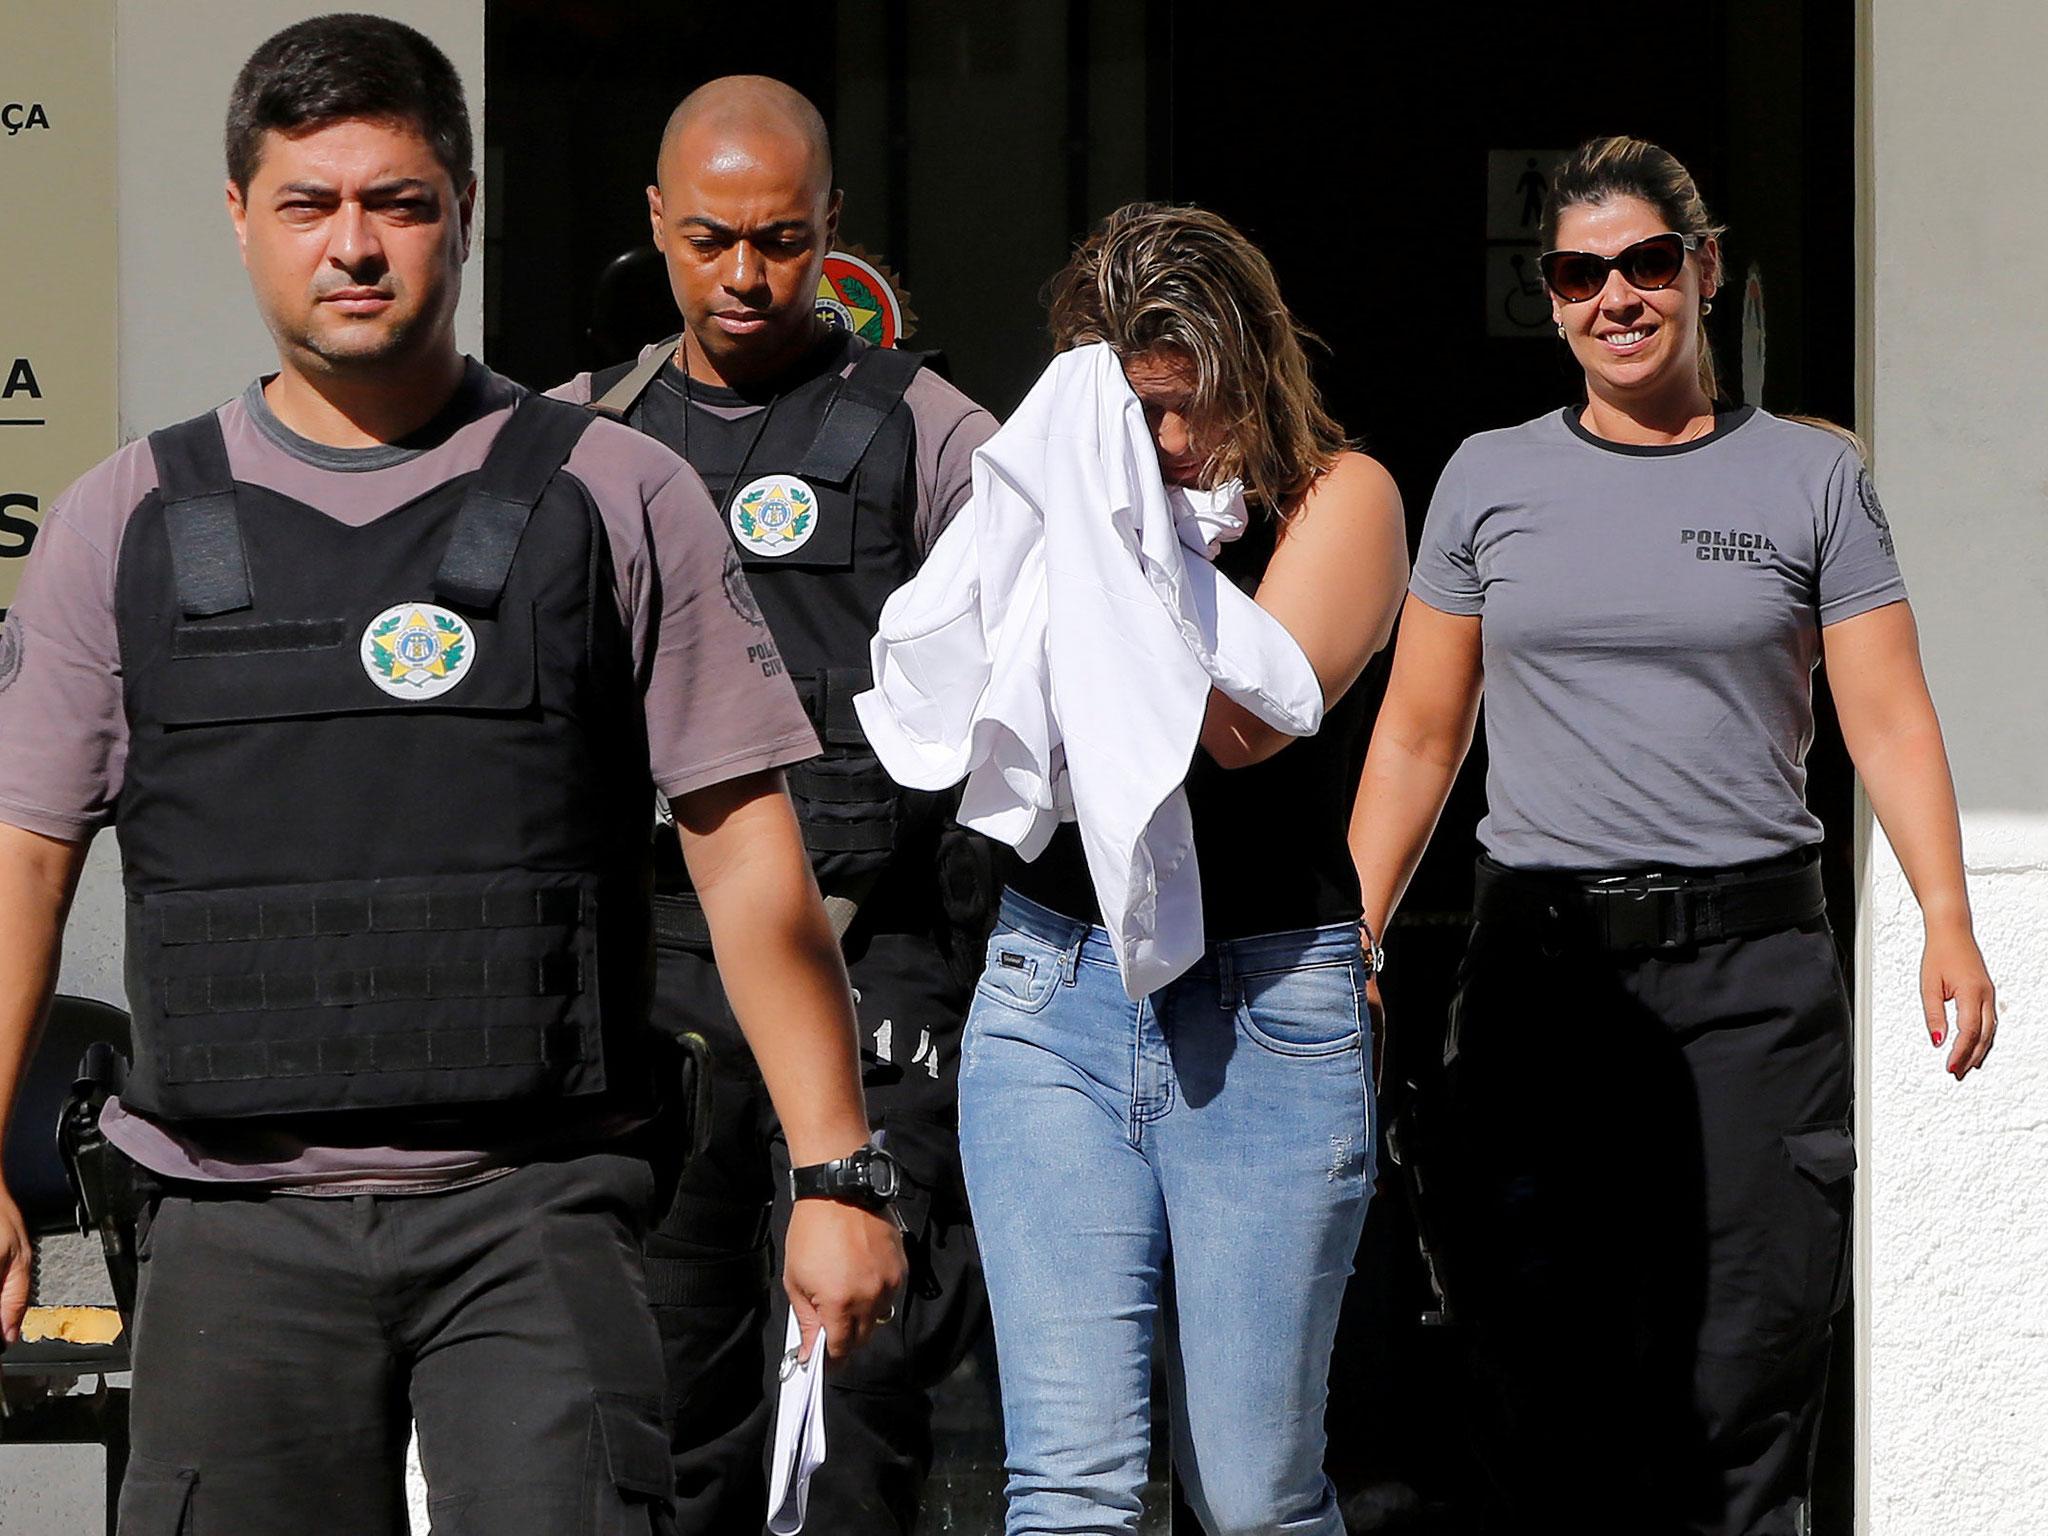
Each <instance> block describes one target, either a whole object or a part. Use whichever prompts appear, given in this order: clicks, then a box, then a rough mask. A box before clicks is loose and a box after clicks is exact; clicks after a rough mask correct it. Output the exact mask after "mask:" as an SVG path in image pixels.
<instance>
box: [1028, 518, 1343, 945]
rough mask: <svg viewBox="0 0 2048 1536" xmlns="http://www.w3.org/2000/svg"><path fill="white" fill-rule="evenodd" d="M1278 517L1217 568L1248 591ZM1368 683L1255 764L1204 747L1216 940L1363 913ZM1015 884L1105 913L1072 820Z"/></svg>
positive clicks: (1206, 844) (1197, 769) (1190, 788)
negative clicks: (1354, 824) (1357, 809)
mask: <svg viewBox="0 0 2048 1536" xmlns="http://www.w3.org/2000/svg"><path fill="white" fill-rule="evenodd" d="M1277 531H1278V525H1277V524H1276V523H1275V522H1274V521H1273V519H1272V518H1270V517H1264V516H1261V517H1259V518H1257V519H1256V520H1255V521H1254V522H1253V524H1252V526H1251V527H1250V528H1248V529H1247V530H1246V531H1245V534H1244V536H1243V537H1242V538H1240V539H1238V540H1237V541H1236V542H1235V543H1232V544H1226V545H1224V546H1223V552H1222V553H1221V554H1220V555H1218V556H1217V557H1216V567H1217V569H1218V570H1220V571H1222V572H1223V573H1224V574H1225V575H1226V576H1228V577H1229V578H1230V579H1231V580H1232V581H1234V582H1236V583H1237V585H1238V586H1239V587H1241V588H1243V589H1244V590H1245V591H1247V592H1250V591H1253V590H1254V589H1256V588H1257V586H1258V584H1259V578H1260V577H1262V576H1263V575H1264V574H1265V571H1266V565H1267V563H1268V562H1269V561H1270V560H1271V559H1272V558H1273V548H1274V543H1275V538H1276V534H1277ZM1370 699H1371V690H1370V689H1368V688H1365V687H1363V686H1362V685H1360V684H1358V683H1353V684H1352V685H1351V687H1350V689H1349V690H1348V691H1347V692H1346V693H1345V695H1344V697H1343V698H1341V699H1339V700H1338V701H1337V703H1336V704H1335V705H1334V706H1332V707H1331V708H1330V709H1329V710H1328V711H1326V712H1325V713H1324V715H1323V726H1322V729H1321V730H1320V731H1318V732H1317V733H1316V734H1315V735H1313V736H1310V737H1307V738H1305V739H1303V740H1301V741H1295V742H1290V743H1289V744H1288V745H1286V746H1284V747H1282V748H1281V749H1280V750H1279V751H1278V752H1277V753H1275V754H1274V755H1273V756H1272V757H1269V758H1267V759H1266V760H1265V761H1264V762H1262V763H1255V764H1253V765H1252V766H1251V767H1249V768H1220V767H1218V766H1217V765H1216V762H1215V760H1214V759H1213V758H1211V757H1210V756H1209V754H1208V753H1206V752H1204V751H1202V750H1201V748H1199V747H1197V748H1196V749H1195V757H1194V761H1193V762H1192V763H1191V764H1190V765H1189V767H1188V776H1187V785H1186V787H1187V794H1188V809H1189V812H1190V813H1191V814H1192V816H1193V818H1194V823H1195V860H1196V862H1197V864H1199V865H1200V867H1201V872H1202V926H1203V930H1204V932H1205V934H1206V935H1207V937H1208V940H1209V942H1210V943H1212V944H1214V943H1216V942H1217V941H1219V940H1223V939H1242V938H1249V937H1250V936H1252V935H1253V934H1259V933H1284V932H1287V931H1289V930H1292V929H1296V928H1320V927H1323V926H1325V925H1327V924H1330V923H1355V922H1357V921H1358V919H1359V916H1360V913H1361V911H1362V907H1361V904H1360V901H1359V896H1358V870H1357V868H1356V867H1355V866H1354V865H1353V864H1352V862H1351V852H1350V848H1349V846H1348V845H1347V842H1346V837H1347V834H1348V832H1349V830H1350V823H1351V802H1352V799H1353V797H1354V795H1355V794H1356V793H1357V789H1358V773H1359V769H1360V768H1362V767H1363V766H1364V763H1365V747H1366V731H1365V726H1366V713H1367V709H1368V706H1369V703H1370ZM1009 885H1010V889H1012V890H1014V891H1015V892H1016V893H1017V894H1018V895H1020V896H1024V897H1027V898H1029V899H1030V900H1032V901H1035V902H1037V903H1038V904H1039V905H1040V906H1042V907H1050V908H1052V910H1053V911H1055V912H1061V913H1065V914H1066V915H1068V916H1070V917H1074V918H1077V919H1079V920H1082V921H1085V922H1090V923H1100V922H1101V921H1102V909H1101V907H1100V906H1099V905H1098V904H1097V902H1096V900H1095V887H1094V885H1093V883H1092V882H1090V880H1089V878H1088V864H1087V860H1086V858H1085V857H1084V855H1083V854H1082V851H1081V832H1080V829H1079V828H1078V827H1076V826H1074V825H1073V824H1071V823H1069V824H1067V825H1065V826H1063V827H1061V828H1060V829H1059V830H1058V831H1057V832H1055V833H1054V834H1053V839H1052V842H1051V843H1050V844H1048V845H1047V847H1046V850H1045V852H1044V853H1042V854H1040V855H1039V856H1038V858H1037V859H1036V860H1034V861H1033V862H1031V863H1029V864H1022V863H1019V864H1017V865H1015V866H1014V868H1013V871H1012V873H1011V875H1010V879H1009Z"/></svg>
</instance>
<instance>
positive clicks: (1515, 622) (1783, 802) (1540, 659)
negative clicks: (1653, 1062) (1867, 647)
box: [1410, 407, 1906, 869]
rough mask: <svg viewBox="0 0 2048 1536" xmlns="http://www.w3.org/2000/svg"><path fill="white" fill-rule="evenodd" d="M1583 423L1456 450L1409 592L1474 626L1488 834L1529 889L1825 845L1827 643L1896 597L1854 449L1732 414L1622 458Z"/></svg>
mask: <svg viewBox="0 0 2048 1536" xmlns="http://www.w3.org/2000/svg"><path fill="white" fill-rule="evenodd" d="M1578 417H1579V409H1578V407H1572V408H1570V409H1569V410H1567V411H1562V412H1554V413H1552V414H1550V415H1546V416H1541V417H1538V418H1537V419H1536V420H1535V421H1531V422H1527V423H1525V424H1524V425H1522V426H1519V427H1511V428H1508V429H1506V430H1504V431H1499V432H1483V433H1481V434H1479V435H1478V436H1476V437H1471V438H1468V439H1466V441H1465V442H1464V443H1463V444H1462V445H1461V446H1460V447H1459V449H1458V451H1457V452H1456V453H1455V454H1454V455H1452V457H1451V461H1450V463H1449V464H1448V465H1446V466H1445V468H1444V473H1443V478H1442V479H1441V480H1440V481H1439V482H1438V484H1437V489H1436V495H1435V497H1434V498H1433V499H1432V500H1431V502H1430V507H1429V517H1428V520H1427V521H1426V522H1425V524H1424V525H1423V530H1422V547H1421V549H1420V550H1419V551H1418V553H1417V555H1416V559H1415V574H1414V577H1413V580H1412V581H1411V583H1410V586H1411V590H1412V591H1413V592H1414V593H1415V595H1416V596H1417V597H1419V598H1420V599H1421V600H1422V601H1424V602H1426V603H1428V604H1429V605H1430V606H1431V607H1433V608H1437V609H1440V610H1442V611H1443V612H1445V613H1454V614H1471V615H1478V616H1479V617H1480V618H1481V619H1482V621H1483V622H1482V624H1481V631H1480V633H1481V652H1482V660H1483V665H1484V667H1485V676H1486V716H1485V718H1486V744H1487V752H1488V755H1489V759H1490V761H1489V766H1488V770H1487V778H1486V798H1487V814H1486V818H1485V820H1484V821H1482V822H1481V823H1480V824H1479V840H1480V842H1481V843H1482V844H1484V845H1485V847H1486V850H1487V852H1488V853H1490V854H1492V855H1493V857H1494V858H1496V859H1497V860H1499V861H1500V862H1501V863H1503V864H1506V865H1509V866H1511V867H1514V868H1522V869H1621V868H1641V867H1646V866H1665V867H1673V868H1694V869H1698V868H1720V867H1724V866H1727V865H1731V864H1743V863H1748V862H1750V861H1752V860H1756V859H1765V858H1770V857H1773V856H1774V855H1777V854H1782V853H1787V852H1790V851H1792V850H1794V849H1797V848H1800V847H1804V846H1806V845H1808V844H1811V843H1815V842H1818V841H1819V840H1820V835H1821V827H1820V821H1819V819H1818V818H1817V817H1815V816H1814V814H1813V813H1812V812H1811V811H1810V810H1808V809H1807V807H1806V752H1807V748H1808V747H1809V746H1811V745H1812V742H1813V682H1812V672H1813V667H1814V665H1815V663H1816V662H1817V661H1818V660H1819V657H1820V631H1821V628H1822V627H1823V626H1824V625H1828V624H1835V623H1839V622H1840V621H1841V620H1843V619H1848V618H1854V617H1855V616H1856V615H1857V614H1859V613H1866V612H1868V611H1869V610H1871V609H1873V608H1877V607H1881V606H1883V605H1884V604H1886V603H1896V602H1901V601H1903V600H1904V599H1905V596H1906V589H1905V583H1904V582H1903V581H1902V580H1901V579H1900V576H1899V567H1898V562H1897V560H1896V559H1895V558H1894V557H1893V554H1892V538H1891V532H1890V529H1889V528H1888V527H1887V525H1886V523H1885V519H1884V512H1883V509H1882V508H1881V507H1880V505H1879V503H1878V499H1877V492H1876V490H1875V489H1874V488H1873V487H1872V485H1871V482H1870V474H1869V471H1868V470H1866V469H1865V468H1864V466H1863V462H1862V460H1861V459H1860V458H1859V457H1858V456H1857V454H1856V451H1855V449H1854V448H1853V447H1852V446H1851V445H1850V444H1849V443H1847V442H1846V441H1845V440H1844V439H1843V438H1841V437H1838V436H1837V435H1835V434H1834V433H1831V432H1826V431H1823V430H1821V429H1819V428H1817V427H1810V426H1804V425H1801V424H1799V423H1797V422H1789V421H1783V420H1780V419H1779V418H1777V417H1775V416H1772V415H1770V414H1769V413H1768V412H1764V411H1751V410H1749V409H1746V408H1745V409H1743V410H1739V411H1734V412H1730V413H1728V414H1726V415H1724V416H1722V417H1721V419H1720V421H1719V422H1718V424H1717V426H1716V429H1715V430H1714V431H1713V432H1711V433H1710V434H1708V435H1707V436H1706V437H1704V438H1700V439H1698V440H1697V441H1695V442H1691V443H1682V444H1677V445H1674V446H1672V447H1668V448H1642V447H1626V446H1623V445H1620V444H1616V443H1609V442H1606V441H1605V440H1603V439H1600V438H1597V437H1594V436H1593V435H1592V434H1591V433H1590V432H1588V431H1586V429H1585V428H1584V427H1583V426H1581V425H1580V423H1579V419H1578Z"/></svg>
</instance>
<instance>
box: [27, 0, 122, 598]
mask: <svg viewBox="0 0 2048 1536" xmlns="http://www.w3.org/2000/svg"><path fill="white" fill-rule="evenodd" d="M113 36H114V7H113V0H69V3H67V4H64V5H9V6H6V7H5V8H0V209H4V210H6V212H5V216H4V217H0V273H4V274H5V277H4V282H5V284H6V286H5V289H4V297H0V608H4V607H6V606H7V605H8V604H10V603H11V602H13V601H14V592H15V588H16V587H17V586H18V585H19V584H20V581H21V564H22V560H23V559H24V558H25V557H26V556H27V554H28V552H29V550H30V549H31V548H32V547H34V544H35V538H36V532H37V530H38V529H39V528H40V527H41V525H42V519H43V515H44V514H45V513H46V512H48V511H49V508H50V502H51V500H52V499H53V498H54V497H55V496H56V495H57V493H58V492H59V491H61V490H63V489H64V487H65V486H67V485H69V484H70V483H71V482H72V481H73V480H75V479H77V478H78V476H79V475H81V474H83V473H84V472H85V471H86V470H88V469H90V468H91V467H92V466H93V465H94V464H96V463H98V462H99V461H100V460H101V459H103V458H105V457H106V456H107V455H108V454H110V453H112V452H113V451H114V449H115V448H116V447H117V446H119V443H118V435H119V430H120V425H119V415H118V408H119V390H120V382H119V378H118V376H117V374H116V372H115V354H114V345H115V323H116V316H117V311H118V307H119V306H118V298H119V275H118V272H117V269H116V266H115V260H116V252H115V244H114V204H115V197H114V185H115V167H114V46H113Z"/></svg>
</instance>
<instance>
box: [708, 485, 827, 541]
mask: <svg viewBox="0 0 2048 1536" xmlns="http://www.w3.org/2000/svg"><path fill="white" fill-rule="evenodd" d="M728 521H730V522H731V524H732V536H733V537H734V538H736V539H738V540H739V542H740V547H741V548H742V549H745V550H748V551H750V552H751V553H753V554H757V555H767V556H768V557H769V558H771V559H774V558H776V557H779V556H782V555H789V554H794V553H795V552H796V551H797V550H799V549H802V548H803V547H804V545H805V544H807V543H808V542H810V537H811V535H812V534H814V533H816V532H817V531H818V493H817V492H816V491H814V490H812V489H811V488H810V487H809V486H808V485H806V484H804V482H803V481H801V480H799V479H798V478H797V477H796V476H795V475H763V476H762V477H761V478H760V479H758V480H751V481H749V482H748V483H747V484H746V485H743V486H741V487H740V490H739V493H738V494H737V495H735V496H734V497H733V499H732V511H731V513H730V514H729V515H728Z"/></svg>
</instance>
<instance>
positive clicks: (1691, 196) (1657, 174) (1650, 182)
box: [1542, 134, 1728, 400]
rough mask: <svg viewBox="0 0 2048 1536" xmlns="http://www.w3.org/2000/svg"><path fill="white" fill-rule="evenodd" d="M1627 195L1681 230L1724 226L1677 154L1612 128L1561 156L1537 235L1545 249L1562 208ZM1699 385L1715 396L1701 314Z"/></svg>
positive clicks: (1701, 233) (1717, 232)
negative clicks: (1612, 132) (1608, 134)
mask: <svg viewBox="0 0 2048 1536" xmlns="http://www.w3.org/2000/svg"><path fill="white" fill-rule="evenodd" d="M1625 197H1632V198H1634V199H1636V200H1637V201H1638V202H1643V203H1648V204H1649V205H1650V206H1651V207H1652V208H1654V209H1656V210H1657V216H1658V217H1659V218H1661V219H1662V220H1663V221H1664V222H1665V223H1666V224H1668V225H1669V226H1670V227H1671V228H1672V229H1674V230H1676V231H1677V232H1678V233H1679V234H1681V235H1697V236H1698V237H1699V238H1700V239H1702V240H1710V239H1711V240H1718V239H1720V238H1721V236H1722V235H1724V234H1726V233H1727V232H1728V226H1727V225H1725V224H1718V223H1716V222H1715V221H1714V216H1713V215H1712V214H1710V213H1708V212H1707V203H1706V199H1705V198H1703V197H1701V196H1700V189H1699V186H1698V184H1697V183H1696V182H1694V181H1693V179H1692V172H1690V171H1688V170H1687V169H1686V168H1685V167H1684V166H1683V165H1681V164H1680V163H1679V161H1678V157H1677V156H1676V155H1674V154H1672V153H1671V151H1670V150H1668V149H1661V148H1659V147H1658V146H1657V145H1655V144H1652V143H1650V142H1649V141H1648V140H1646V139H1631V138H1628V137H1626V136H1625V135H1621V134H1616V135H1614V136H1612V137H1610V138H1604V139H1588V140H1587V141H1586V142H1585V143H1583V144H1581V145H1580V146H1579V147H1578V148H1577V149H1575V150H1573V151H1572V153H1571V154H1570V155H1569V156H1568V157H1567V158H1566V160H1565V162H1564V164H1562V165H1560V166H1559V167H1558V168H1557V171H1556V173H1555V174H1554V175H1553V176H1552V177H1551V179H1550V192H1549V195H1548V196H1547V197H1545V198H1544V201H1543V220H1542V239H1543V248H1544V249H1545V250H1554V249H1556V247H1557V227H1558V225H1559V224H1560V223H1561V222H1562V221H1563V219H1564V215H1565V210H1566V209H1568V208H1582V207H1586V206H1588V205H1593V206H1598V205H1600V204H1603V203H1611V202H1615V201H1617V200H1619V199H1621V198H1625ZM1699 351H1700V388H1701V389H1703V390H1705V391H1706V394H1707V398H1708V399H1709V400H1715V399H1719V398H1720V393H1721V381H1720V378H1719V376H1718V373H1717V371H1716V369H1715V367H1714V346H1713V343H1712V341H1710V340H1709V339H1708V336H1707V321H1706V316H1705V315H1704V314H1702V315H1701V316H1700V347H1699Z"/></svg>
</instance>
